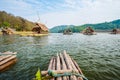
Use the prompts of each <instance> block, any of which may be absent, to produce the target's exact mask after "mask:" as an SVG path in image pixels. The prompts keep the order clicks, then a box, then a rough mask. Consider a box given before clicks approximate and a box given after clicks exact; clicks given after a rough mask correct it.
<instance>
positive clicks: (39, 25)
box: [35, 23, 48, 31]
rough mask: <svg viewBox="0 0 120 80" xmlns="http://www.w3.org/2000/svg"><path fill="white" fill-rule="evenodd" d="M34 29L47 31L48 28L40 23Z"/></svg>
mask: <svg viewBox="0 0 120 80" xmlns="http://www.w3.org/2000/svg"><path fill="white" fill-rule="evenodd" d="M35 27H40V28H41V29H42V30H43V31H48V28H47V27H46V26H45V25H44V24H42V23H36V26H35Z"/></svg>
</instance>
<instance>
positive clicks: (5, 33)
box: [1, 28, 14, 35]
mask: <svg viewBox="0 0 120 80" xmlns="http://www.w3.org/2000/svg"><path fill="white" fill-rule="evenodd" d="M1 32H2V34H3V35H10V34H13V33H14V31H13V30H12V29H11V28H4V29H2V31H1Z"/></svg>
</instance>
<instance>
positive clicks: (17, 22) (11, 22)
mask: <svg viewBox="0 0 120 80" xmlns="http://www.w3.org/2000/svg"><path fill="white" fill-rule="evenodd" d="M33 27H34V23H33V22H31V21H28V20H26V19H24V18H22V17H20V16H14V15H13V14H10V13H7V12H5V11H0V28H13V29H15V30H16V31H30V30H32V28H33Z"/></svg>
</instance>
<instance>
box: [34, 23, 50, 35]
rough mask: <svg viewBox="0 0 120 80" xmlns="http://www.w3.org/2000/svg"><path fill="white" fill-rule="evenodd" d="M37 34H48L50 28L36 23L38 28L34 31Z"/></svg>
mask: <svg viewBox="0 0 120 80" xmlns="http://www.w3.org/2000/svg"><path fill="white" fill-rule="evenodd" d="M32 31H33V32H35V33H37V34H47V33H48V28H47V27H46V26H45V25H44V24H42V23H36V26H35V27H34V28H33V29H32Z"/></svg>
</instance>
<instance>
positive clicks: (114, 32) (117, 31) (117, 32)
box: [111, 28, 120, 34]
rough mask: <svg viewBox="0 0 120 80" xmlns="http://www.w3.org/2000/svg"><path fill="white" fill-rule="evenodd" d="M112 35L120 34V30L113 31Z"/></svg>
mask: <svg viewBox="0 0 120 80" xmlns="http://www.w3.org/2000/svg"><path fill="white" fill-rule="evenodd" d="M111 34H120V30H119V29H116V28H115V29H113V30H112V32H111Z"/></svg>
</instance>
